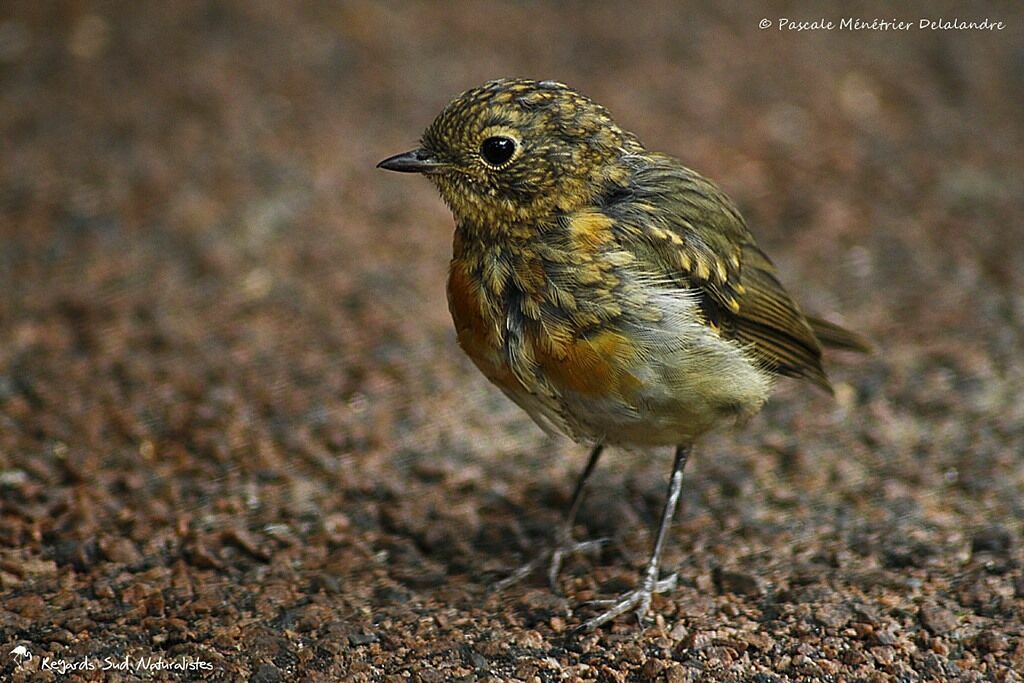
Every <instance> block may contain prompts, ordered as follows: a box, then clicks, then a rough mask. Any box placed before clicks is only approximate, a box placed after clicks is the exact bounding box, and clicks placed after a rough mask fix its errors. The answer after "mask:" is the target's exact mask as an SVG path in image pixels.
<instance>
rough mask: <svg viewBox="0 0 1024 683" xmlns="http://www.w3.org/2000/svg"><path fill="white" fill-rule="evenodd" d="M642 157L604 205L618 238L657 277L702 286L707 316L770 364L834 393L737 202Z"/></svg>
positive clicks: (813, 341)
mask: <svg viewBox="0 0 1024 683" xmlns="http://www.w3.org/2000/svg"><path fill="white" fill-rule="evenodd" d="M645 161H646V163H644V164H643V165H641V166H640V167H639V168H638V169H637V171H636V172H635V174H634V175H633V177H632V179H631V182H630V184H629V186H628V187H626V188H620V189H619V190H617V191H615V192H612V193H609V197H608V200H607V201H606V203H605V204H604V205H603V206H602V211H603V212H605V213H606V214H607V215H609V216H610V217H612V218H613V220H614V221H615V225H616V229H617V230H618V232H619V238H620V239H622V240H623V241H624V242H626V243H628V244H629V245H630V247H631V249H632V251H633V252H634V253H635V254H636V256H637V257H638V258H639V260H640V261H641V263H642V265H643V267H644V268H646V269H649V270H651V272H652V273H653V274H654V275H655V276H657V277H659V278H667V279H668V280H669V281H671V282H673V283H675V284H677V285H678V286H681V287H685V288H687V289H691V290H694V291H696V292H698V293H699V296H700V303H701V308H702V310H703V312H704V314H705V315H706V316H707V320H708V322H709V323H711V324H712V325H714V326H715V327H716V328H717V329H718V330H719V331H720V333H721V334H722V335H723V336H724V337H726V338H729V339H735V340H737V341H739V342H741V343H744V344H747V345H748V346H749V348H750V350H751V351H752V353H753V354H754V356H755V357H756V358H757V360H758V361H759V362H760V363H762V364H763V365H764V366H765V367H766V368H767V369H769V370H771V371H773V372H776V373H779V374H782V375H787V376H790V377H800V378H804V379H808V380H810V381H812V382H814V383H815V384H817V385H819V386H821V387H822V388H824V389H825V390H827V391H831V387H830V385H829V382H828V379H827V378H826V376H825V373H824V371H823V369H822V365H821V344H820V343H819V342H818V339H817V337H816V336H815V334H814V332H813V331H812V329H811V327H810V325H809V324H808V321H807V319H806V318H805V317H804V314H803V313H802V312H801V311H800V308H799V306H797V304H796V302H794V301H793V299H792V298H791V297H790V296H789V294H788V293H787V292H786V290H785V289H784V288H783V286H782V284H781V283H780V282H779V280H778V277H777V275H776V270H775V266H774V265H773V264H772V262H771V260H770V259H769V258H768V256H766V255H765V253H764V252H763V251H761V249H760V248H758V246H757V245H756V244H755V243H754V238H753V236H752V235H751V234H750V231H749V230H748V229H747V226H746V224H745V223H744V221H743V218H742V216H740V214H739V211H738V210H737V209H736V207H735V205H734V204H733V203H732V201H731V200H730V199H729V198H728V197H727V196H726V195H725V193H723V192H722V191H721V190H720V189H718V187H717V186H715V184H714V183H712V182H711V181H710V180H707V179H706V178H704V177H702V176H700V175H699V174H697V173H695V172H694V171H691V170H690V169H688V168H686V167H684V166H682V165H681V164H680V163H679V162H677V161H676V160H674V159H672V158H670V157H667V156H663V155H650V156H649V157H645Z"/></svg>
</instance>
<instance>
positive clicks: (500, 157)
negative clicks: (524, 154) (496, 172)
mask: <svg viewBox="0 0 1024 683" xmlns="http://www.w3.org/2000/svg"><path fill="white" fill-rule="evenodd" d="M515 153H516V141H515V140H513V139H512V138H510V137H508V136H507V135H494V136H491V137H489V138H487V139H486V140H484V141H483V142H482V143H480V156H481V157H482V158H483V160H484V161H485V162H487V165H488V166H493V167H495V168H498V167H500V166H503V165H505V164H507V163H508V161H509V160H510V159H511V158H512V155H514V154H515Z"/></svg>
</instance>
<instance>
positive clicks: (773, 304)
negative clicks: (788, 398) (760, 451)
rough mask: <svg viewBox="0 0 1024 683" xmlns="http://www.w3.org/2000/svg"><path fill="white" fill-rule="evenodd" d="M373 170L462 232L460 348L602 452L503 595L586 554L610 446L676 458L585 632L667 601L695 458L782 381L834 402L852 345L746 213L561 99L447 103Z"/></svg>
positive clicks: (457, 265)
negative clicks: (629, 582)
mask: <svg viewBox="0 0 1024 683" xmlns="http://www.w3.org/2000/svg"><path fill="white" fill-rule="evenodd" d="M378 167H379V168H383V169H387V170H390V171H399V172H403V173H421V174H424V175H425V176H426V177H427V178H428V179H429V180H430V181H431V182H433V184H434V185H435V186H436V187H437V189H438V190H439V191H440V193H441V197H442V198H443V200H444V201H445V203H446V204H447V205H448V207H449V208H450V209H451V211H452V213H453V214H454V217H455V224H456V225H455V237H454V245H453V252H454V254H453V257H452V261H451V266H450V270H449V276H448V307H449V310H450V311H451V315H452V318H453V320H454V323H455V328H456V331H457V335H458V342H459V345H460V346H461V347H462V349H463V350H464V351H465V352H466V354H468V355H469V357H470V358H471V359H472V360H473V363H474V364H476V366H477V367H478V368H479V369H480V370H481V371H482V372H483V374H484V375H485V376H486V377H487V378H488V379H489V380H490V381H491V382H493V383H494V384H496V385H497V386H498V387H499V388H500V389H501V390H502V391H503V392H504V393H505V394H506V395H507V396H508V397H509V398H511V399H512V400H513V401H514V402H515V403H517V404H518V405H519V406H520V407H521V408H523V410H525V411H526V412H527V413H528V414H529V415H530V417H532V418H533V420H534V421H535V422H537V424H538V425H540V427H541V428H543V429H545V430H546V431H548V432H561V433H563V434H566V435H568V436H569V437H571V438H572V439H574V440H575V441H577V442H580V443H586V444H590V445H591V446H592V450H591V452H590V459H589V461H588V462H587V465H586V467H585V468H584V470H583V473H582V475H581V476H580V478H579V480H578V481H577V484H576V488H575V492H574V493H573V496H572V500H571V503H570V506H569V511H568V514H567V516H566V519H565V521H564V524H562V526H561V527H560V530H559V531H558V533H557V537H556V539H555V541H556V542H555V544H554V546H553V547H552V549H551V550H550V551H548V552H547V553H545V554H543V555H541V556H540V557H538V558H537V559H535V560H534V561H532V562H530V563H528V564H527V565H525V566H524V567H522V568H521V569H520V570H518V571H517V572H515V573H514V574H512V575H511V576H510V577H509V578H507V579H506V580H504V581H502V582H499V584H498V587H499V588H504V587H505V586H507V585H510V584H511V583H513V582H515V581H517V580H519V579H521V578H523V577H524V576H526V575H527V574H528V573H529V572H531V571H533V570H534V569H537V568H538V567H540V566H541V564H542V563H544V562H548V561H550V566H549V571H548V578H549V580H550V582H551V583H552V585H553V586H554V584H555V581H556V579H557V575H558V572H559V569H560V567H561V563H562V559H563V557H564V556H565V555H566V554H567V553H569V552H573V551H577V550H581V549H586V548H591V547H593V546H594V545H595V542H590V543H574V542H573V540H572V529H573V525H574V522H575V519H576V515H577V512H578V511H579V508H580V503H581V501H582V496H583V490H584V487H585V485H586V482H587V479H588V478H589V477H590V475H591V473H592V472H593V470H594V467H595V466H596V465H597V461H598V458H599V457H600V455H601V453H602V451H603V449H604V447H605V445H619V446H625V447H632V448H637V447H641V448H642V447H653V446H674V447H675V459H674V462H673V465H672V474H671V478H670V483H669V487H668V493H667V496H666V501H665V506H664V510H663V512H662V515H661V522H660V525H659V527H658V532H657V537H656V540H655V543H654V548H653V551H652V553H651V556H650V559H649V560H648V562H647V565H646V568H645V570H644V572H643V574H642V576H641V578H640V580H639V582H638V584H637V586H636V588H635V589H633V590H631V591H629V592H626V593H624V594H623V595H621V596H619V597H618V598H617V599H615V600H612V601H608V603H609V604H610V605H611V606H610V608H609V609H608V610H607V611H605V612H603V613H602V614H600V615H598V616H597V617H595V618H593V619H591V620H589V621H587V622H586V623H584V624H582V625H581V626H580V627H579V630H593V629H596V628H598V627H599V626H601V625H602V624H605V623H607V622H609V621H611V620H613V619H615V618H616V617H617V616H619V615H621V614H624V613H626V612H628V611H630V610H634V611H635V612H636V613H637V616H638V617H639V618H640V619H641V620H642V619H643V617H644V616H645V614H646V613H647V611H648V609H649V607H650V603H651V597H652V595H653V594H655V593H660V592H664V591H668V590H672V589H673V588H674V587H675V585H676V575H675V574H671V575H670V576H668V577H665V578H663V577H662V576H661V574H660V564H661V556H662V551H663V549H664V547H665V543H666V536H667V534H668V530H669V527H670V526H671V523H672V518H673V516H674V514H675V511H676V508H677V506H678V502H679V497H680V493H681V491H682V480H683V469H684V467H685V465H686V461H687V459H688V458H689V456H690V452H691V449H692V447H693V444H694V442H695V441H696V440H697V439H698V438H699V437H700V436H701V435H703V434H705V433H707V432H708V431H709V430H711V429H712V428H714V427H716V426H718V425H721V424H726V423H735V422H736V421H737V420H739V421H743V420H745V419H746V418H749V417H750V416H752V415H754V414H755V413H757V412H758V411H759V410H760V409H761V406H762V405H763V404H764V402H765V400H766V399H767V398H768V394H769V392H770V390H771V387H772V384H773V380H774V378H775V377H776V376H778V375H786V376H790V377H798V378H801V379H806V380H810V381H811V382H812V383H814V384H816V385H818V386H819V387H822V388H823V389H825V390H826V391H829V392H831V387H830V385H829V381H828V379H827V378H826V376H825V372H824V371H823V369H822V364H821V355H822V351H821V348H822V345H823V344H824V345H828V346H833V347H839V348H844V349H849V350H856V351H867V350H868V349H869V346H868V344H867V343H866V342H865V341H864V340H863V339H862V338H861V337H860V336H858V335H856V334H854V333H852V332H849V331H847V330H844V329H843V328H841V327H839V326H837V325H834V324H832V323H828V322H826V321H824V320H819V319H817V318H814V317H811V316H807V315H805V314H804V313H802V312H801V310H800V308H799V306H797V304H796V303H795V302H794V301H793V299H792V298H791V297H790V296H789V294H788V293H787V292H786V290H785V289H783V287H782V284H781V283H780V282H779V279H778V276H777V274H776V270H775V267H774V265H773V264H772V262H771V261H770V260H769V258H768V257H767V256H766V255H765V253H764V252H763V251H761V249H760V248H758V246H757V244H756V243H755V242H754V238H753V236H752V235H751V234H750V231H749V230H748V229H747V226H746V224H745V222H744V220H743V218H742V216H741V215H740V213H739V211H738V210H737V208H736V206H735V205H734V204H733V202H732V201H731V200H730V199H729V198H728V197H727V196H726V195H725V194H724V193H723V192H722V191H721V190H720V189H719V188H718V187H717V186H716V185H715V184H714V183H712V182H711V181H710V180H708V179H706V178H704V177H703V176H701V175H699V174H698V173H696V172H695V171H692V170H690V169H689V168H687V167H685V166H684V165H683V164H682V163H680V162H679V161H677V160H676V159H674V158H672V157H670V156H667V155H665V154H659V153H657V152H649V151H648V150H647V149H645V148H644V146H643V145H642V144H641V143H640V141H639V140H638V139H637V137H636V136H635V135H634V134H632V133H630V132H628V131H625V130H623V129H622V128H620V127H619V126H618V125H616V123H615V121H614V120H613V119H612V117H611V115H610V114H609V113H608V111H607V110H606V109H605V108H604V107H602V106H600V105H598V104H596V103H595V102H593V101H592V100H590V99H589V98H587V97H586V96H584V95H581V94H580V93H578V92H576V91H574V90H572V89H571V88H569V87H568V86H566V85H563V84H562V83H556V82H553V81H533V80H525V79H500V80H494V81H489V82H487V83H485V84H483V85H482V86H480V87H477V88H473V89H471V90H468V91H466V92H465V93H463V94H462V95H459V96H458V97H456V98H455V99H454V100H452V101H451V102H450V103H449V104H448V105H447V106H446V107H445V108H444V110H443V111H442V112H441V113H440V114H439V115H438V117H437V118H436V119H435V120H434V122H433V123H431V124H430V126H429V127H428V128H427V130H426V132H425V133H424V135H423V137H422V139H421V141H420V145H419V147H418V148H416V149H414V150H412V151H409V152H405V153H403V154H398V155H395V156H392V157H389V158H387V159H385V160H384V161H381V162H380V163H379V164H378Z"/></svg>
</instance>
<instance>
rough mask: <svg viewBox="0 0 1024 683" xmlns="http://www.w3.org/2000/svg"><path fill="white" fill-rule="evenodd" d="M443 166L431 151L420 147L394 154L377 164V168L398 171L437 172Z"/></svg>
mask: <svg viewBox="0 0 1024 683" xmlns="http://www.w3.org/2000/svg"><path fill="white" fill-rule="evenodd" d="M443 167H444V164H442V163H441V162H439V161H438V160H437V159H435V158H434V155H433V153H432V152H430V151H428V150H425V149H422V148H420V149H414V150H412V151H411V152H403V153H402V154H396V155H395V156H393V157H388V158H387V159H385V160H384V161H382V162H380V163H379V164H377V168H383V169H385V170H388V171H398V172H399V173H437V171H439V170H440V169H442V168H443Z"/></svg>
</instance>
